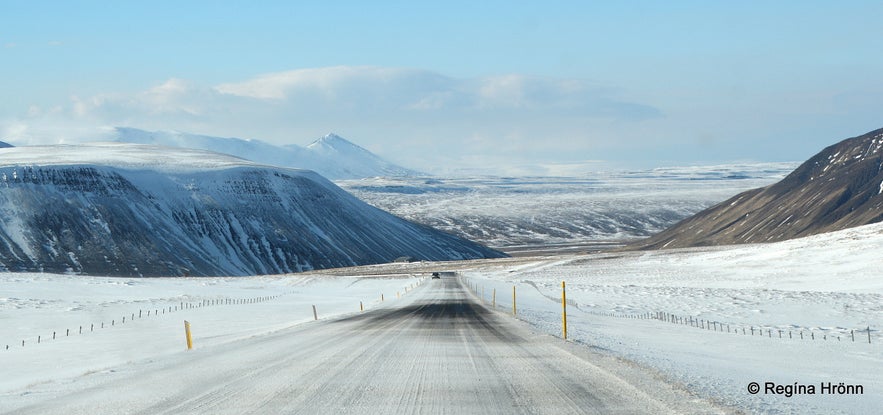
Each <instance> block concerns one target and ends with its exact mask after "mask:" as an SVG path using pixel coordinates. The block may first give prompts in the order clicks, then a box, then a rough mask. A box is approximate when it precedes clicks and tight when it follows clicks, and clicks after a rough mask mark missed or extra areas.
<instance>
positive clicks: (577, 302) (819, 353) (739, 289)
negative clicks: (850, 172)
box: [463, 225, 883, 413]
mask: <svg viewBox="0 0 883 415" xmlns="http://www.w3.org/2000/svg"><path fill="white" fill-rule="evenodd" d="M881 249H883V225H870V226H865V227H861V228H855V229H851V230H846V231H841V232H837V233H832V234H826V235H817V236H813V237H808V238H804V239H798V240H793V241H788V242H781V243H776V244H758V245H749V246H740V247H725V248H715V249H694V250H679V251H660V252H629V253H613V254H596V255H588V256H574V257H569V258H561V257H549V258H544V259H536V260H533V261H529V262H522V263H519V264H511V265H501V266H498V267H479V268H476V269H473V270H469V271H464V272H463V275H466V276H468V277H469V279H470V280H471V282H472V283H473V284H474V285H476V286H477V287H478V288H477V289H476V290H477V294H478V295H479V296H482V297H483V298H484V299H485V300H486V301H492V299H491V298H489V297H490V296H492V295H493V293H494V290H496V294H497V301H496V303H497V305H498V306H499V307H500V308H501V309H506V310H507V311H509V308H510V307H511V291H512V286H513V285H514V286H516V288H517V292H518V293H519V295H518V300H517V306H518V307H517V313H518V316H519V318H520V319H523V320H525V321H527V322H529V323H531V324H532V325H534V326H536V327H537V328H538V329H540V330H543V331H546V332H548V333H550V334H553V335H560V332H561V322H560V314H561V310H560V307H561V306H560V300H559V299H560V298H561V282H562V281H566V283H567V299H568V303H570V307H569V316H568V317H569V318H568V323H569V338H570V339H572V340H574V341H577V342H581V343H585V344H587V345H591V346H593V347H598V348H602V349H605V350H609V351H610V352H612V353H614V354H616V355H618V356H622V357H624V358H626V359H629V360H632V361H635V362H638V363H641V364H645V365H648V366H650V367H653V368H656V369H658V370H660V371H662V372H663V373H665V374H666V375H667V376H669V377H670V378H671V379H673V380H675V381H677V382H681V383H683V384H684V385H687V386H688V387H689V388H690V389H691V390H694V391H696V392H697V393H699V394H700V395H701V396H702V397H705V398H709V399H716V400H717V401H719V402H721V403H723V404H725V405H727V406H735V407H737V408H742V409H745V410H747V411H749V412H756V413H874V412H876V411H878V410H879V408H881V407H883V372H881V369H883V353H881V352H883V336H881V331H880V329H881V327H883V279H881V278H880V270H881V269H883V257H881V256H880V252H881ZM501 294H502V295H501ZM659 312H665V313H670V314H672V315H675V316H677V317H678V318H683V319H686V324H684V323H682V321H683V320H680V319H679V320H677V321H676V322H663V321H660V320H656V319H641V318H640V317H641V316H645V315H647V314H650V315H651V316H656V315H657V313H659ZM635 317H638V318H635ZM690 319H692V320H693V321H698V322H701V323H698V322H697V323H694V325H690ZM706 322H712V326H711V327H712V328H711V329H708V328H701V327H694V326H695V325H701V326H705V327H708V325H707V323H706ZM868 327H870V329H871V331H870V333H868V331H867V328H868ZM743 330H744V333H746V334H742V333H743ZM752 331H753V332H754V336H751V333H752ZM853 334H854V335H855V341H853V340H852V336H853ZM869 334H870V343H869ZM801 336H802V337H803V339H802V340H801ZM751 382H757V383H759V384H760V385H761V391H760V393H758V394H756V395H753V394H750V393H748V391H747V388H748V387H749V384H750V383H751ZM767 382H773V383H775V384H776V385H780V386H782V387H783V389H782V391H783V393H782V394H773V393H766V383H767ZM828 382H831V383H832V384H834V385H839V384H840V383H841V382H842V383H844V385H861V386H862V387H863V394H861V395H855V394H850V395H831V394H822V392H823V391H822V390H821V385H822V384H823V383H828ZM795 383H796V384H797V385H798V386H795ZM800 385H813V386H814V389H815V391H814V392H815V393H814V394H810V393H809V391H808V388H806V387H804V388H803V391H804V392H806V393H804V394H797V393H796V392H797V390H798V388H799V386H800ZM785 386H789V387H790V388H791V389H792V393H791V396H786V394H785V393H784V392H787V388H785Z"/></svg>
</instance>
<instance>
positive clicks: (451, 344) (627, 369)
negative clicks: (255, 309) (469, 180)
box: [15, 278, 728, 414]
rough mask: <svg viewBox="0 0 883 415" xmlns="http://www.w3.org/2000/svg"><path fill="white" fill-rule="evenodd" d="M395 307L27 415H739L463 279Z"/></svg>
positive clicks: (77, 389)
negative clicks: (526, 316)
mask: <svg viewBox="0 0 883 415" xmlns="http://www.w3.org/2000/svg"><path fill="white" fill-rule="evenodd" d="M389 304H390V305H389V306H387V307H385V308H379V309H375V310H372V311H369V312H365V313H361V314H356V315H351V316H348V317H345V318H340V319H329V320H324V321H319V322H313V323H308V324H302V325H299V326H295V327H292V328H290V329H286V330H282V331H278V332H274V333H271V334H267V335H262V336H256V337H253V338H250V339H246V340H242V341H236V342H233V343H228V344H225V345H222V346H218V347H208V348H205V349H195V350H192V351H190V352H187V353H181V354H178V355H175V356H171V357H163V358H162V359H157V360H148V361H143V362H134V363H132V364H130V365H126V366H124V367H121V368H119V369H118V370H116V371H109V373H107V374H106V375H104V376H90V377H88V378H89V379H88V380H86V379H79V380H72V381H71V382H75V383H79V384H77V385H65V388H64V391H65V395H63V396H58V397H56V398H53V399H51V400H47V401H44V402H40V403H39V404H36V405H34V406H29V407H25V408H20V409H18V410H16V411H15V413H22V414H30V413H33V414H45V413H64V414H100V413H106V414H126V413H137V414H245V413H253V414H522V413H524V414H544V413H545V414H593V413H598V414H610V413H625V414H636V413H638V414H640V413H650V414H660V413H720V412H728V411H725V410H721V409H719V408H717V407H715V406H713V405H711V404H709V403H708V402H705V401H702V400H699V399H697V398H695V397H693V396H690V395H689V394H688V393H687V392H684V391H683V390H681V389H679V388H677V387H676V386H673V385H670V384H667V383H665V382H663V381H661V380H660V379H658V378H657V377H655V376H654V375H653V374H650V373H645V372H644V371H643V369H640V368H636V367H633V366H630V365H629V364H628V363H627V362H621V361H617V360H616V359H613V358H610V357H605V356H603V353H597V352H595V351H591V350H590V349H589V348H588V347H586V346H584V345H574V344H571V343H566V342H564V341H563V340H561V339H558V338H555V337H552V336H547V335H542V334H536V333H533V332H531V331H530V330H529V329H528V328H527V327H526V325H525V324H524V323H522V322H519V321H517V320H515V319H513V318H511V317H510V316H507V315H505V314H504V313H502V312H495V311H491V310H488V309H487V308H485V307H484V306H483V305H481V304H479V303H478V302H477V301H476V300H475V299H474V298H473V297H472V296H471V295H470V294H468V293H467V292H466V291H465V289H464V288H463V287H462V286H461V285H460V283H459V281H458V280H457V279H456V278H442V279H441V280H429V281H426V283H425V284H423V285H422V286H420V287H419V288H417V289H416V290H414V291H412V292H411V293H409V294H408V296H406V297H405V298H404V299H403V300H400V301H395V302H389ZM185 355H186V356H185Z"/></svg>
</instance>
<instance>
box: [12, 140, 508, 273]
mask: <svg viewBox="0 0 883 415" xmlns="http://www.w3.org/2000/svg"><path fill="white" fill-rule="evenodd" d="M231 143H232V142H231ZM0 211H2V215H0V267H2V269H5V270H9V271H46V272H75V273H87V274H91V275H114V276H181V275H194V276H200V275H256V274H275V273H286V272H296V271H302V270H309V269H318V268H328V267H340V266H351V265H359V264H373V263H383V262H389V261H393V260H395V259H397V258H400V257H405V256H407V257H412V258H414V259H418V260H453V259H467V258H483V257H499V256H502V254H501V253H499V252H496V251H493V250H491V249H488V248H486V247H484V246H481V245H478V244H475V243H472V242H469V241H466V240H464V239H460V238H457V237H455V236H452V235H450V234H447V233H443V232H440V231H437V230H434V229H432V228H429V227H426V226H423V225H418V224H414V223H411V222H408V221H405V220H402V219H399V218H397V217H395V216H393V215H391V214H389V213H386V212H384V211H381V210H379V209H377V208H374V207H371V206H369V205H367V204H365V203H363V202H361V201H359V200H358V199H356V198H355V197H353V196H351V195H350V194H349V193H347V192H345V191H343V190H341V189H340V188H338V187H337V186H335V185H334V184H333V183H331V182H329V181H328V180H326V179H324V178H323V177H321V176H319V175H318V174H316V173H314V172H312V171H307V170H296V169H287V168H278V167H269V166H264V165H259V164H256V163H253V162H249V161H246V160H243V159H239V158H235V157H230V156H226V155H221V154H218V153H213V152H208V151H203V150H193V149H181V148H169V147H159V146H146V145H136V144H121V143H105V144H93V145H76V146H71V145H56V146H35V147H15V148H5V149H0Z"/></svg>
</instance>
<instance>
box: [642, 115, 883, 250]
mask: <svg viewBox="0 0 883 415" xmlns="http://www.w3.org/2000/svg"><path fill="white" fill-rule="evenodd" d="M881 193H883V129H880V130H876V131H871V132H869V133H867V134H864V135H861V136H858V137H853V138H849V139H846V140H843V141H841V142H839V143H837V144H834V145H832V146H830V147H828V148H825V149H824V150H822V151H821V152H820V153H818V154H816V155H815V156H813V157H812V158H810V159H809V160H807V161H806V162H804V163H803V164H801V165H800V166H799V167H798V168H797V169H796V170H794V171H793V172H792V173H791V174H789V175H788V176H787V177H785V178H784V179H782V180H781V181H780V182H778V183H775V184H772V185H770V186H767V187H763V188H759V189H754V190H749V191H746V192H743V193H741V194H738V195H736V196H735V197H733V198H731V199H729V200H727V201H724V202H722V203H720V204H717V205H715V206H712V207H710V208H708V209H706V210H704V211H701V212H699V213H697V214H696V215H694V216H691V217H689V218H687V219H685V220H683V221H681V222H679V223H678V224H676V225H674V226H672V227H671V228H669V229H666V230H665V231H663V232H660V233H659V234H657V235H655V236H652V237H650V238H648V239H646V240H643V241H640V242H637V243H635V244H633V245H631V246H630V248H632V249H661V248H679V247H690V246H706V245H725V244H741V243H753V242H775V241H781V240H786V239H792V238H798V237H803V236H809V235H814V234H818V233H824V232H831V231H836V230H841V229H846V228H850V227H855V226H860V225H866V224H870V223H876V222H880V221H883V194H881Z"/></svg>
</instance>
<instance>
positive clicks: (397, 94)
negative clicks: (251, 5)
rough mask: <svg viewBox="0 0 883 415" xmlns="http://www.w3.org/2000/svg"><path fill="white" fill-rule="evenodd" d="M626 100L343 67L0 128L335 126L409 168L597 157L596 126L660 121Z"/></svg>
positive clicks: (563, 82)
mask: <svg viewBox="0 0 883 415" xmlns="http://www.w3.org/2000/svg"><path fill="white" fill-rule="evenodd" d="M618 95H619V94H618V93H617V91H616V90H613V89H609V88H600V87H598V86H595V85H592V84H590V83H589V82H586V81H584V80H578V79H547V78H536V77H529V76H524V75H517V74H515V75H501V76H493V77H485V78H476V79H459V78H453V77H448V76H444V75H441V74H438V73H435V72H432V71H426V70H419V69H409V68H384V67H353V66H338V67H329V68H315V69H299V70H293V71H287V72H279V73H271V74H266V75H261V76H258V77H255V78H253V79H248V80H245V81H241V82H230V83H224V84H220V85H214V86H212V85H201V84H199V83H198V82H196V81H193V80H184V79H176V78H173V79H169V80H167V81H164V82H162V83H160V84H158V85H156V86H154V87H152V88H149V89H147V90H145V91H142V92H140V93H135V94H115V93H106V94H101V95H95V96H90V97H86V98H80V97H72V98H70V100H69V102H68V103H66V104H65V105H63V107H62V109H61V110H59V109H57V108H54V109H51V110H46V109H41V108H36V107H32V108H30V109H27V110H23V113H25V112H26V115H24V116H22V117H21V118H19V119H15V120H11V121H8V122H6V123H3V124H5V125H4V127H3V131H4V133H5V134H6V138H7V139H9V140H10V141H13V142H16V141H18V142H19V143H33V142H52V141H56V142H57V141H67V142H70V141H78V140H79V141H92V140H94V139H95V138H96V137H100V136H101V135H102V134H104V131H106V127H108V126H132V127H138V128H144V129H156V130H179V131H188V132H193V133H200V134H210V135H218V136H236V137H243V138H257V139H262V140H265V141H270V142H275V143H278V144H300V145H303V144H306V143H308V142H309V141H311V140H312V139H314V138H317V137H319V136H321V135H323V134H325V133H327V132H330V131H334V132H338V133H341V134H343V135H344V136H347V137H349V138H351V139H352V140H354V141H355V142H357V143H359V144H360V145H363V146H365V147H367V148H368V149H370V150H372V151H376V152H378V153H380V154H381V155H383V156H385V157H387V158H390V159H393V160H394V161H398V162H401V163H403V164H406V165H408V162H409V161H410V160H413V163H415V164H422V163H432V160H439V159H440V158H441V157H442V155H444V157H446V158H447V160H457V159H466V158H467V156H469V157H475V156H477V157H478V158H481V156H482V154H486V153H493V156H494V158H496V159H507V158H509V159H514V158H521V159H525V160H529V159H531V158H532V157H537V156H539V155H543V156H547V157H554V153H556V151H560V152H561V153H562V154H564V155H565V156H568V157H591V158H595V157H597V156H596V155H594V154H585V152H587V151H589V150H590V149H591V148H593V146H596V145H597V143H598V140H599V136H602V135H599V134H598V131H599V130H598V128H606V127H604V126H605V125H607V124H609V123H611V122H613V123H632V122H640V121H642V120H646V119H652V118H655V117H659V114H660V113H659V111H658V110H656V109H655V108H653V107H651V106H648V105H645V104H641V103H636V102H630V101H629V100H627V99H623V98H621V97H619V96H618ZM477 137H481V138H480V139H476V138H477ZM579 152H582V153H583V154H575V153H579ZM416 167H420V166H419V165H418V166H416Z"/></svg>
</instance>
